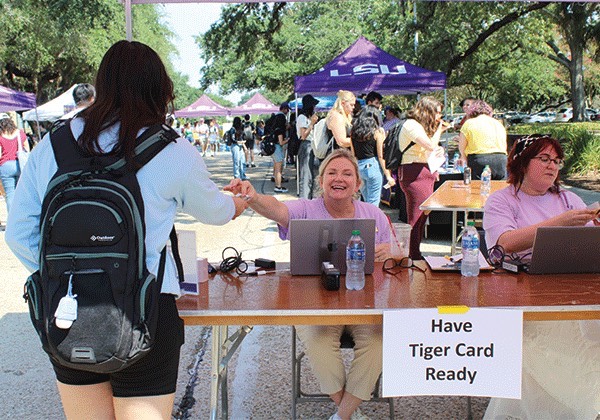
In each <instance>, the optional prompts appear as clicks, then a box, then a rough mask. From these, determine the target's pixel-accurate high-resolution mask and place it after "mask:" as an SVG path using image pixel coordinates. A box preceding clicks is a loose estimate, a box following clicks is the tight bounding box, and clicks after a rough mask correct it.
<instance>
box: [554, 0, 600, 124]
mask: <svg viewBox="0 0 600 420" xmlns="http://www.w3.org/2000/svg"><path fill="white" fill-rule="evenodd" d="M553 7H554V10H552V13H551V14H549V16H550V17H551V19H552V20H553V21H554V22H555V23H556V25H557V27H558V28H559V31H560V34H561V36H562V39H561V38H559V39H549V40H548V41H547V45H548V46H549V47H550V49H551V50H552V53H551V54H549V55H548V56H549V58H550V59H552V60H554V61H556V62H557V63H559V64H561V65H562V66H564V67H565V68H566V69H567V71H568V73H569V79H570V85H571V95H570V96H571V102H572V104H573V121H583V120H584V117H585V115H584V112H585V84H584V67H583V64H584V60H585V53H586V49H588V48H590V47H591V45H590V44H592V43H593V44H595V45H596V46H597V45H598V43H599V42H600V16H599V14H600V4H598V3H559V4H555V5H553ZM561 41H562V42H561ZM561 44H562V45H566V46H567V48H566V49H563V48H561ZM565 50H567V52H565ZM595 83H597V81H596V82H595Z"/></svg>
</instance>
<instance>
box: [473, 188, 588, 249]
mask: <svg viewBox="0 0 600 420" xmlns="http://www.w3.org/2000/svg"><path fill="white" fill-rule="evenodd" d="M584 208H586V205H585V203H584V202H583V200H582V199H581V198H580V197H579V196H578V195H576V194H574V193H572V192H571V191H566V190H564V189H561V190H560V193H559V194H554V193H551V192H547V193H546V194H544V195H528V194H525V193H524V192H523V191H519V192H517V193H516V195H515V187H514V186H512V185H509V186H508V187H506V188H503V189H501V190H499V191H496V192H495V193H493V194H492V195H490V196H489V198H488V199H487V201H486V203H485V208H484V213H483V228H484V229H485V241H486V244H487V246H488V248H491V247H492V246H493V245H496V243H497V242H498V238H499V237H500V235H502V234H503V233H504V232H507V231H510V230H515V229H520V228H524V227H527V226H531V225H535V224H537V223H540V222H543V221H544V220H547V219H550V218H552V217H555V216H558V215H559V214H562V213H564V212H566V211H567V210H574V209H584ZM590 223H591V222H590ZM530 251H531V250H530V249H529V250H526V251H523V252H530Z"/></svg>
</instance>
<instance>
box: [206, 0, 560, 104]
mask: <svg viewBox="0 0 600 420" xmlns="http://www.w3.org/2000/svg"><path fill="white" fill-rule="evenodd" d="M546 6H547V4H545V3H532V4H528V3H519V2H515V3H513V2H507V3H497V2H489V3H488V2H486V3H463V2H460V3H458V2H421V1H419V2H417V21H416V23H415V17H414V14H413V10H414V9H413V7H412V3H410V2H389V1H383V0H352V1H327V2H309V3H295V4H288V5H285V6H280V7H279V8H277V9H276V8H275V6H273V8H272V9H271V8H269V7H270V6H265V5H260V6H253V5H238V6H230V7H228V8H226V9H225V10H224V11H223V14H222V16H221V20H220V21H219V22H217V23H215V24H214V25H213V26H212V27H211V29H210V30H209V31H208V32H207V33H206V34H205V36H204V37H200V38H199V41H200V43H201V46H202V50H203V54H204V55H203V58H204V59H205V61H206V62H207V63H210V65H208V66H206V67H205V68H204V69H203V70H202V75H203V78H202V83H203V84H204V85H206V86H208V85H210V84H212V83H214V81H215V80H219V81H220V82H221V87H222V89H223V90H224V92H226V93H227V92H230V91H232V90H236V89H238V90H251V89H259V88H261V87H263V86H266V87H267V88H269V89H271V90H273V91H276V92H280V93H281V94H286V93H287V94H289V93H290V92H292V90H293V78H294V76H297V75H302V74H308V73H311V72H314V71H316V70H318V69H319V68H320V67H321V66H323V65H324V64H325V63H327V62H328V61H329V60H331V59H332V58H333V57H335V56H336V55H338V54H340V53H341V52H342V51H343V50H344V49H346V48H347V47H348V46H349V45H350V44H351V43H352V42H354V41H355V40H356V39H357V38H358V36H360V35H364V36H366V37H367V38H368V39H370V40H371V41H373V42H374V43H375V44H377V45H378V46H379V47H380V48H382V49H384V50H386V51H388V52H389V53H391V54H393V55H396V56H397V57H400V58H402V59H403V60H406V61H408V62H411V63H413V64H416V65H419V66H422V67H426V68H430V69H434V70H440V71H444V72H446V73H447V75H448V86H449V88H451V89H450V91H449V92H450V99H452V97H453V96H452V95H462V94H464V92H465V91H469V92H470V93H471V94H475V95H477V96H479V97H482V98H484V99H487V100H489V101H491V102H492V103H494V104H495V105H496V106H501V107H506V108H512V107H519V108H533V107H535V106H539V104H541V103H544V102H547V101H548V99H549V98H552V97H554V96H555V95H561V96H562V95H563V94H564V89H565V86H564V85H563V84H562V83H561V82H560V81H555V80H554V79H553V78H552V77H550V76H548V74H550V75H552V74H554V73H555V69H556V64H555V63H553V62H552V61H550V60H549V59H548V58H547V57H539V56H536V55H535V54H534V52H532V51H530V46H531V45H533V44H535V45H540V44H542V43H543V42H545V39H546V38H544V37H543V35H548V34H549V30H548V29H547V27H548V26H549V25H548V24H547V18H546V17H543V16H537V15H536V16H533V12H534V11H536V10H538V9H542V8H544V7H546ZM275 10H276V11H277V13H275V12H274V11H275ZM242 20H245V22H249V23H244V22H242ZM268 28H275V30H276V31H275V32H273V31H269V30H268ZM247 30H250V31H254V32H250V33H252V35H253V36H252V37H249V36H248V33H245V32H244V31H247ZM415 34H418V39H419V45H418V48H417V50H416V52H415V47H414V39H415ZM242 39H246V44H244V43H243V42H242ZM248 40H251V42H250V41H248ZM531 61H534V62H535V66H534V67H531V66H528V65H526V64H525V62H531ZM534 68H535V69H536V70H539V69H544V71H543V72H542V73H541V74H540V73H539V72H537V71H536V72H534V71H533V69H534ZM519 80H525V81H527V83H523V84H521V85H520V86H517V87H516V88H513V89H511V91H512V93H513V94H511V95H508V94H506V87H507V86H510V84H511V83H515V82H517V81H519Z"/></svg>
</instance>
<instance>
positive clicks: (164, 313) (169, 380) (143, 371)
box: [50, 294, 184, 397]
mask: <svg viewBox="0 0 600 420" xmlns="http://www.w3.org/2000/svg"><path fill="white" fill-rule="evenodd" d="M159 305H160V306H159V313H160V318H159V320H158V327H157V331H156V341H155V343H154V347H153V348H152V350H151V351H150V352H149V353H148V354H147V355H146V356H144V357H142V358H141V359H140V360H138V361H137V362H136V363H135V364H133V365H131V366H130V367H128V368H125V369H123V370H121V371H119V372H116V373H112V374H100V373H93V372H86V371H83V370H77V369H70V368H66V367H63V366H60V365H58V364H56V363H55V362H54V361H52V359H50V361H51V362H52V366H53V367H54V372H55V373H56V379H57V380H58V381H59V382H62V383H63V384H67V385H94V384H99V383H103V382H107V381H110V384H111V386H112V390H113V396H115V397H145V396H153V395H165V394H172V393H174V392H175V387H176V385H177V373H178V370H179V353H180V350H181V346H182V345H183V343H184V326H183V320H182V319H181V318H179V313H178V312H177V306H176V305H175V296H173V295H167V294H161V295H160V302H159Z"/></svg>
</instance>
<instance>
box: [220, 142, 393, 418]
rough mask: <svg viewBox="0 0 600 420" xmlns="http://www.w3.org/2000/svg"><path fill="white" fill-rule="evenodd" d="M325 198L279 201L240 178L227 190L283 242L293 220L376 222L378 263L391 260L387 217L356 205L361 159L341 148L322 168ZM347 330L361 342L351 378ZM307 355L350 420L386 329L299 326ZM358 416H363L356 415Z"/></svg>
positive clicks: (377, 368) (369, 384)
mask: <svg viewBox="0 0 600 420" xmlns="http://www.w3.org/2000/svg"><path fill="white" fill-rule="evenodd" d="M318 181H319V186H320V188H321V190H322V195H321V196H320V197H319V198H315V199H313V200H305V199H299V200H293V201H286V202H281V201H279V200H277V199H276V198H275V197H273V196H269V195H263V194H258V193H257V192H256V190H255V189H254V187H253V186H252V184H250V182H248V181H241V180H239V179H234V180H232V181H231V183H230V184H229V185H228V186H226V187H225V188H224V189H225V190H227V191H231V192H232V193H234V194H241V195H242V196H245V197H246V198H247V203H248V205H249V207H251V208H252V209H253V210H255V211H256V212H258V213H259V214H261V215H263V216H265V217H267V218H269V219H271V220H274V221H275V222H277V224H278V228H279V237H280V238H281V239H288V227H289V222H290V220H291V219H334V218H357V219H375V223H376V227H377V233H376V236H375V243H376V245H375V259H376V260H379V261H383V260H385V259H386V258H387V257H388V256H389V238H390V228H389V224H388V220H387V218H386V216H385V214H384V213H383V212H382V211H381V210H380V209H379V208H377V207H375V206H374V205H372V204H369V203H365V202H362V201H358V200H356V198H355V196H356V194H357V193H358V191H359V188H360V177H359V175H358V165H357V162H356V159H355V158H354V156H352V154H351V153H350V151H348V150H346V149H337V150H335V151H333V153H331V154H330V155H329V156H327V157H326V158H325V160H324V161H323V163H322V164H321V166H320V168H319V178H318ZM344 329H347V330H348V331H349V332H350V333H351V334H352V337H353V339H354V342H355V346H354V360H353V361H352V366H351V367H350V371H349V373H348V375H346V370H345V368H344V364H343V361H342V356H341V351H340V336H341V335H342V332H343V331H344ZM296 330H297V332H298V336H299V337H300V339H301V340H302V342H303V343H304V344H305V345H306V353H307V355H308V358H309V361H310V363H311V366H312V369H313V371H314V372H315V375H316V376H317V379H318V380H319V383H320V386H321V391H322V392H324V393H326V394H328V395H329V396H330V397H331V399H332V400H333V402H335V404H336V405H337V407H338V411H337V413H335V414H334V415H333V416H332V417H331V418H333V419H339V418H341V419H349V418H350V416H352V415H353V413H354V412H355V411H357V409H358V406H359V405H360V403H361V402H362V401H363V400H369V399H370V398H371V392H372V391H373V388H374V387H375V383H376V382H377V378H379V375H380V374H381V368H382V354H381V353H382V329H381V325H337V326H336V325H328V326H318V325H310V326H306V325H303V326H297V327H296ZM355 417H358V416H356V415H355Z"/></svg>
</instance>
